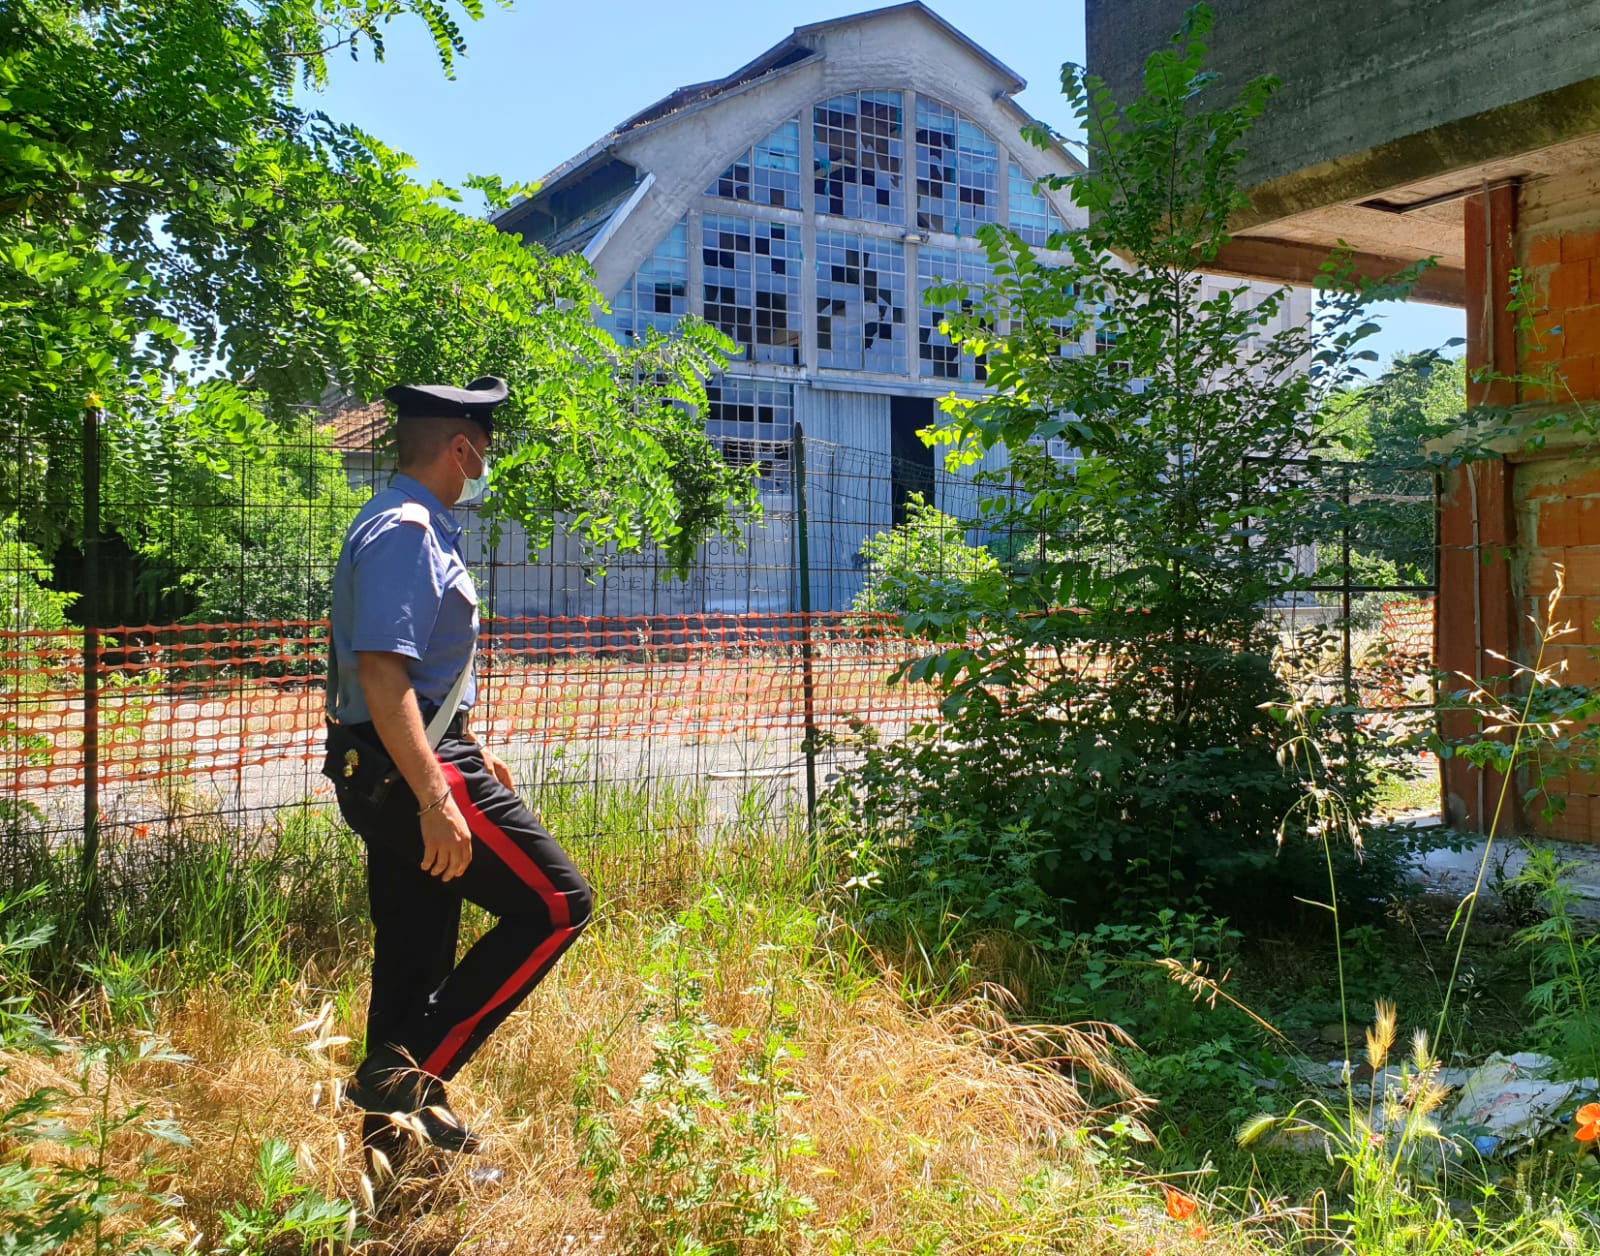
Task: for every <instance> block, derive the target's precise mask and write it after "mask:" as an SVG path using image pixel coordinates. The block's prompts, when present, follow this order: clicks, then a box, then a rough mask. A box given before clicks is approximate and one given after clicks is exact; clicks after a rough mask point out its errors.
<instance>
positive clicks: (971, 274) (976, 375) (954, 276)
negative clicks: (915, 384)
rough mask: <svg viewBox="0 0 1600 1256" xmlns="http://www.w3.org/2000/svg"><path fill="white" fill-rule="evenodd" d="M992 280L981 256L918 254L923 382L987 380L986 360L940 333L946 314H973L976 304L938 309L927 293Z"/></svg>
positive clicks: (933, 251) (968, 301)
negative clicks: (931, 380)
mask: <svg viewBox="0 0 1600 1256" xmlns="http://www.w3.org/2000/svg"><path fill="white" fill-rule="evenodd" d="M991 278H992V276H991V274H990V271H989V263H988V260H987V259H986V258H985V257H984V256H983V255H982V254H981V253H967V252H958V251H956V250H955V249H930V248H923V249H920V250H919V251H918V254H917V296H918V304H919V305H920V307H921V309H920V311H919V316H918V317H919V325H918V327H917V359H918V360H917V369H918V373H919V374H920V375H921V376H922V377H923V378H924V379H952V380H963V381H966V382H968V383H971V382H973V381H979V382H981V381H982V380H984V379H986V378H987V377H988V372H987V369H986V367H985V363H984V359H983V356H982V355H981V354H980V355H978V356H977V357H974V356H973V355H972V354H970V353H965V352H963V351H962V349H961V346H960V345H955V344H952V343H951V342H950V338H949V337H948V336H946V335H945V334H944V333H943V332H941V331H940V330H939V324H940V323H941V322H942V321H943V320H944V318H945V316H946V314H947V313H954V312H956V311H958V310H959V311H962V312H966V311H970V310H971V309H972V308H973V300H972V298H971V297H968V298H967V299H966V300H963V301H961V302H959V303H953V304H951V305H947V306H940V305H935V304H933V302H932V301H931V300H930V299H929V297H928V289H929V288H933V287H937V286H939V285H941V284H948V283H964V284H968V285H969V286H972V287H981V286H982V285H984V284H986V283H988V282H989V281H990V279H991Z"/></svg>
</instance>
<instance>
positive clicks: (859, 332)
mask: <svg viewBox="0 0 1600 1256" xmlns="http://www.w3.org/2000/svg"><path fill="white" fill-rule="evenodd" d="M905 294H906V253H905V246H904V245H902V244H900V243H899V242H898V241H895V240H879V239H876V238H875V237H873V236H859V235H854V234H852V233H849V232H843V231H819V232H817V365H819V366H825V367H832V368H835V369H843V370H857V371H860V370H867V371H880V372H885V373H889V374H896V375H899V374H904V373H905V358H904V355H903V352H902V349H901V345H902V343H903V342H902V337H903V336H904V330H903V329H904V327H905V321H906V313H905V301H906V295H905Z"/></svg>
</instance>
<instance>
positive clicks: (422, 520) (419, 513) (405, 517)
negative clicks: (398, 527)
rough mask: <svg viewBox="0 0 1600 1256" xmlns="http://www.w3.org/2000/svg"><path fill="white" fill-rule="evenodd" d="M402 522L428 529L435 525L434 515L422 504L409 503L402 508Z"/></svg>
mask: <svg viewBox="0 0 1600 1256" xmlns="http://www.w3.org/2000/svg"><path fill="white" fill-rule="evenodd" d="M400 522H401V523H414V524H416V525H417V526H418V527H423V528H426V527H428V526H429V525H430V524H432V523H433V515H432V513H431V512H430V511H429V510H428V508H427V507H426V506H424V505H423V504H422V503H421V502H414V501H409V500H408V501H407V502H406V503H405V504H404V505H403V506H401V507H400Z"/></svg>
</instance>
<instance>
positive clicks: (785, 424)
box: [706, 375, 794, 492]
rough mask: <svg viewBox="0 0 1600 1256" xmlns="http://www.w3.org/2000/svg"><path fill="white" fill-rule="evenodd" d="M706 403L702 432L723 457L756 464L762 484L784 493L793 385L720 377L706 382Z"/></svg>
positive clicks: (742, 464) (791, 429) (739, 463)
mask: <svg viewBox="0 0 1600 1256" xmlns="http://www.w3.org/2000/svg"><path fill="white" fill-rule="evenodd" d="M706 401H707V402H708V403H709V404H708V406H707V410H706V436H707V437H709V438H710V439H711V441H712V442H713V443H715V444H716V446H717V447H718V448H719V449H720V450H721V451H722V456H723V457H724V458H726V459H727V460H728V461H729V462H730V463H732V464H733V465H734V466H736V467H749V466H753V467H755V468H756V473H757V474H758V475H759V476H760V477H761V480H762V483H763V485H764V486H765V487H767V488H771V489H774V490H776V491H778V492H784V491H786V490H787V488H788V482H789V448H790V440H791V438H792V437H793V434H794V386H793V385H792V384H778V383H772V382H769V381H767V380H754V379H736V378H734V377H732V376H728V375H724V376H722V377H721V378H720V379H715V380H711V381H710V382H708V383H707V384H706Z"/></svg>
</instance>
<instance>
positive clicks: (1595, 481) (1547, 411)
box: [1086, 0, 1600, 840]
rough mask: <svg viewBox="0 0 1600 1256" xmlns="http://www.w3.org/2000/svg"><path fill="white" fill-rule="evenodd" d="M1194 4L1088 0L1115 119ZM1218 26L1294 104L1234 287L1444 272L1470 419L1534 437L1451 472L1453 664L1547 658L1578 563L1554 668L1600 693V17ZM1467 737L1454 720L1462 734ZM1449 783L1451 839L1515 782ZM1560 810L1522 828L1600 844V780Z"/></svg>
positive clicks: (1229, 18)
mask: <svg viewBox="0 0 1600 1256" xmlns="http://www.w3.org/2000/svg"><path fill="white" fill-rule="evenodd" d="M1188 3H1189V0H1087V3H1086V10H1087V18H1088V35H1089V63H1090V69H1091V70H1093V71H1094V72H1095V73H1097V74H1099V75H1100V76H1101V77H1103V78H1104V79H1105V80H1106V81H1107V83H1108V84H1109V85H1110V87H1111V89H1112V92H1113V94H1114V95H1116V96H1117V97H1118V98H1120V99H1128V98H1130V97H1132V96H1133V95H1135V94H1137V92H1138V90H1139V83H1140V76H1141V70H1142V65H1143V61H1144V58H1145V56H1146V54H1147V53H1148V52H1150V51H1151V50H1152V49H1154V48H1156V47H1158V46H1160V45H1161V44H1162V43H1163V42H1164V41H1165V39H1166V38H1167V37H1168V36H1169V35H1170V34H1171V33H1172V32H1173V31H1175V30H1176V29H1177V28H1178V26H1179V25H1180V23H1181V22H1182V20H1183V15H1184V11H1185V9H1186V7H1187V5H1188ZM1214 8H1215V10H1216V28H1215V30H1214V32H1213V33H1212V36H1211V37H1210V39H1209V40H1208V44H1209V47H1210V53H1211V55H1210V58H1209V63H1208V68H1211V69H1213V70H1216V71H1217V72H1218V73H1219V74H1220V75H1221V77H1222V84H1221V89H1222V90H1227V89H1229V88H1231V89H1234V90H1237V88H1238V87H1240V86H1242V85H1243V83H1244V82H1246V81H1247V80H1248V79H1250V78H1252V77H1254V76H1256V75H1259V74H1272V75H1275V76H1276V77H1278V78H1279V79H1280V80H1281V82H1282V88H1281V90H1280V92H1279V94H1278V96H1277V97H1276V98H1275V100H1274V101H1273V103H1272V105H1271V106H1270V107H1269V110H1268V112H1267V114H1266V116H1265V117H1264V118H1263V119H1262V120H1261V121H1260V123H1259V124H1258V125H1257V127H1256V130H1255V131H1254V132H1253V133H1252V134H1251V137H1250V145H1249V149H1250V152H1249V157H1248V160H1247V161H1246V163H1245V166H1244V168H1243V176H1244V182H1245V183H1246V185H1247V187H1248V190H1249V194H1250V201H1251V204H1250V208H1249V209H1248V210H1246V211H1244V212H1243V213H1242V214H1241V215H1240V217H1239V219H1238V220H1237V223H1236V228H1237V237H1236V239H1235V240H1234V242H1233V244H1232V245H1231V246H1230V247H1229V248H1228V249H1227V250H1226V251H1225V253H1224V255H1223V258H1222V259H1221V263H1220V264H1221V265H1222V266H1223V267H1225V268H1226V269H1228V270H1229V271H1230V273H1233V274H1238V275H1243V276H1248V277H1251V278H1269V279H1280V280H1287V281H1301V280H1305V279H1307V278H1309V277H1310V276H1311V275H1312V274H1314V273H1315V270H1316V267H1317V266H1318V265H1319V264H1320V263H1321V261H1322V259H1323V258H1324V257H1326V256H1327V254H1328V252H1329V250H1330V249H1331V248H1332V247H1333V246H1334V245H1335V244H1337V243H1338V242H1340V241H1345V242H1348V243H1349V244H1350V245H1351V246H1352V247H1353V248H1354V249H1355V250H1356V252H1357V255H1358V260H1359V262H1360V265H1361V268H1362V269H1363V270H1364V271H1366V272H1367V273H1369V274H1384V273H1390V272H1392V271H1394V270H1395V269H1397V268H1399V267H1400V266H1402V265H1404V264H1407V263H1410V262H1413V261H1415V260H1417V259H1420V258H1426V257H1430V256H1431V257H1436V258H1437V259H1438V264H1437V265H1436V266H1435V267H1434V268H1433V269H1432V270H1430V271H1429V272H1427V274H1426V275H1425V277H1424V279H1423V281H1422V283H1421V284H1420V285H1419V287H1418V288H1417V290H1416V293H1415V295H1416V297H1417V298H1419V299H1421V300H1425V301H1435V302H1439V303H1442V304H1448V305H1457V306H1464V307H1465V310H1466V320H1467V362H1468V367H1469V371H1468V375H1469V379H1472V378H1476V379H1477V381H1478V382H1475V383H1473V384H1470V385H1469V395H1468V397H1466V398H1463V403H1464V406H1465V404H1466V403H1467V402H1470V403H1472V404H1474V405H1483V406H1489V407H1496V408H1498V410H1499V413H1498V414H1497V416H1496V417H1495V418H1494V420H1493V421H1494V423H1495V425H1496V426H1497V427H1498V426H1500V425H1502V424H1503V423H1504V422H1505V420H1506V419H1507V418H1509V419H1510V421H1511V424H1512V425H1513V426H1515V425H1518V424H1521V425H1525V426H1526V427H1527V428H1528V431H1529V433H1530V435H1531V434H1534V433H1536V434H1537V439H1525V438H1522V437H1519V436H1517V435H1515V434H1512V435H1508V436H1506V437H1505V438H1504V439H1502V440H1500V441H1499V442H1498V446H1497V449H1498V453H1499V455H1500V456H1498V457H1495V458H1492V459H1489V460H1477V461H1468V462H1465V463H1463V464H1461V465H1458V466H1454V467H1450V468H1448V469H1446V470H1445V471H1444V473H1443V478H1442V491H1441V512H1440V552H1439V561H1438V580H1439V597H1438V613H1437V616H1436V625H1437V627H1436V653H1437V662H1438V665H1439V666H1440V667H1441V668H1443V669H1445V671H1447V672H1449V673H1461V674H1465V675H1468V676H1490V675H1494V674H1496V673H1501V672H1504V671H1505V668H1506V665H1505V664H1504V663H1503V662H1501V661H1500V659H1503V658H1506V657H1510V658H1514V659H1530V658H1531V657H1532V655H1533V654H1534V653H1536V651H1537V649H1538V640H1537V633H1536V632H1535V631H1534V629H1533V628H1532V626H1531V625H1530V624H1529V621H1528V616H1529V615H1532V614H1535V613H1537V614H1539V615H1540V616H1542V614H1543V602H1544V599H1545V598H1546V596H1547V595H1548V593H1549V592H1550V590H1551V588H1552V584H1553V579H1554V569H1555V565H1556V564H1557V563H1560V564H1562V565H1564V568H1565V571H1566V578H1567V593H1568V596H1567V600H1566V604H1565V605H1564V607H1563V608H1562V610H1563V617H1565V618H1570V620H1571V621H1572V623H1573V624H1574V626H1575V628H1576V629H1577V632H1576V633H1575V634H1574V635H1572V636H1570V637H1566V638H1564V639H1563V640H1562V641H1561V642H1558V643H1557V644H1556V646H1555V647H1554V648H1553V649H1552V650H1551V651H1550V652H1549V653H1548V655H1547V661H1549V662H1555V661H1557V660H1565V661H1566V663H1567V664H1568V669H1567V671H1566V673H1565V679H1566V680H1567V682H1568V683H1571V684H1581V685H1589V686H1594V685H1600V651H1597V648H1596V647H1600V445H1597V443H1596V439H1595V435H1594V432H1595V425H1594V423H1593V419H1594V418H1595V417H1596V416H1597V415H1600V409H1597V404H1596V403H1597V402H1600V0H1426V2H1423V0H1350V2H1349V3H1347V4H1344V5H1341V6H1339V8H1338V9H1337V10H1332V9H1329V8H1327V7H1326V6H1318V5H1287V4H1282V3H1279V2H1278V0H1217V3H1216V4H1215V5H1214ZM1519 282H1520V284H1521V291H1520V293H1518V292H1517V291H1515V290H1514V289H1515V288H1516V286H1517V285H1518V284H1519ZM1514 306H1520V308H1514ZM1467 435H1468V434H1467V433H1466V432H1463V438H1465V437H1466V436H1467ZM1458 443H1459V442H1458ZM1470 727H1471V721H1470V720H1467V719H1465V718H1462V717H1456V718H1453V719H1451V720H1449V721H1448V722H1447V724H1446V728H1445V732H1446V733H1447V734H1448V735H1460V734H1463V733H1465V732H1466V731H1468V730H1469V729H1470ZM1444 776H1445V799H1444V802H1445V809H1446V813H1447V815H1448V817H1449V818H1450V819H1451V820H1452V821H1453V822H1455V823H1457V824H1462V825H1466V826H1468V827H1473V828H1478V829H1480V830H1481V829H1482V828H1483V827H1485V826H1486V825H1487V824H1488V822H1489V820H1490V818H1491V816H1492V813H1493V811H1494V809H1495V805H1496V796H1497V793H1498V778H1492V777H1491V778H1485V777H1484V776H1483V775H1481V774H1479V773H1477V772H1475V771H1473V770H1471V769H1470V768H1468V767H1467V766H1466V765H1465V764H1463V763H1461V762H1459V761H1455V762H1449V763H1447V764H1446V770H1445V774H1444ZM1530 783H1531V781H1530V780H1529V779H1526V778H1525V779H1524V780H1523V781H1522V782H1520V783H1519V784H1520V785H1528V784H1530ZM1519 792H1520V791H1519V789H1512V790H1511V791H1510V793H1511V799H1512V803H1513V808H1514V809H1515V805H1516V802H1517V798H1518V794H1519ZM1551 793H1552V795H1553V796H1554V797H1555V798H1556V799H1558V800H1559V803H1560V805H1561V810H1560V813H1559V814H1558V815H1556V816H1555V817H1554V818H1553V819H1546V818H1545V817H1544V816H1543V815H1542V814H1541V813H1542V810H1543V808H1542V807H1540V806H1531V807H1528V808H1526V809H1525V813H1524V814H1522V815H1520V816H1518V815H1512V816H1511V817H1508V818H1509V819H1510V820H1511V822H1512V823H1513V824H1520V825H1522V826H1523V827H1525V828H1527V829H1530V830H1532V831H1537V832H1543V833H1547V834H1551V835H1559V836H1564V837H1572V838H1578V839H1582V840H1594V839H1596V838H1600V777H1596V776H1595V775H1593V774H1589V773H1583V772H1580V771H1577V770H1571V771H1568V772H1565V773H1564V774H1563V775H1562V776H1561V777H1560V778H1558V779H1556V780H1554V781H1552V782H1551Z"/></svg>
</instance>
